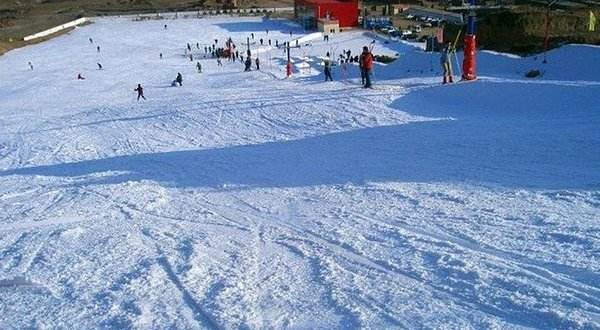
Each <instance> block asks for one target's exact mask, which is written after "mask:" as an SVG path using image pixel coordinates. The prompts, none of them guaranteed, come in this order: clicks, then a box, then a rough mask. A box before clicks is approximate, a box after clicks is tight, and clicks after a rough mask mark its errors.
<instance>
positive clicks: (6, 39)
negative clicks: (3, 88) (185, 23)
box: [0, 0, 293, 55]
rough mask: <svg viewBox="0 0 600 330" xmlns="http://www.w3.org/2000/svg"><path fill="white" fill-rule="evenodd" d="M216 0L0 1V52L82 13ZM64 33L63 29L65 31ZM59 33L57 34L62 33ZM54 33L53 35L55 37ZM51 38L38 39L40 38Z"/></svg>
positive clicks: (270, 1) (253, 3)
mask: <svg viewBox="0 0 600 330" xmlns="http://www.w3.org/2000/svg"><path fill="white" fill-rule="evenodd" d="M224 3H225V1H222V0H221V1H215V0H52V1H50V0H21V1H13V0H7V1H0V55H1V54H3V53H5V52H7V51H9V50H11V49H15V48H19V47H23V46H25V45H27V44H30V43H27V42H24V41H23V37H25V36H27V35H30V34H33V33H36V32H40V31H43V30H46V29H49V28H51V27H54V26H57V25H60V24H64V23H66V22H69V21H71V20H74V19H77V18H79V17H83V16H102V15H118V14H125V13H128V14H131V13H151V12H165V11H185V10H199V9H208V8H222V7H223V6H224ZM292 4H293V1H292V0H239V1H238V6H240V7H244V8H247V7H287V6H291V5H292ZM63 33H64V32H63ZM59 34H60V33H58V34H56V35H59ZM56 35H53V36H51V37H54V36H56ZM47 39H48V38H45V39H41V40H36V41H35V42H40V41H44V40H47Z"/></svg>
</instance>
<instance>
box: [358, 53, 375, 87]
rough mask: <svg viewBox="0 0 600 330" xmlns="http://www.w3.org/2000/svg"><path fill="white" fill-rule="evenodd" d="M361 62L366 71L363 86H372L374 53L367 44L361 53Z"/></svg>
mask: <svg viewBox="0 0 600 330" xmlns="http://www.w3.org/2000/svg"><path fill="white" fill-rule="evenodd" d="M360 64H361V65H362V67H363V70H364V72H365V84H364V85H363V87H364V88H372V85H371V75H372V74H373V54H372V53H371V50H369V47H367V46H364V47H363V52H362V54H361V55H360Z"/></svg>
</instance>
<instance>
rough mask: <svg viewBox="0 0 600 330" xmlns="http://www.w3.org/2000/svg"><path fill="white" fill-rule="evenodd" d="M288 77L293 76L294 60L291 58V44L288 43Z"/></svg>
mask: <svg viewBox="0 0 600 330" xmlns="http://www.w3.org/2000/svg"><path fill="white" fill-rule="evenodd" d="M286 68H287V70H286V72H287V76H288V77H290V76H291V75H292V60H291V58H290V42H289V41H288V42H287V67H286Z"/></svg>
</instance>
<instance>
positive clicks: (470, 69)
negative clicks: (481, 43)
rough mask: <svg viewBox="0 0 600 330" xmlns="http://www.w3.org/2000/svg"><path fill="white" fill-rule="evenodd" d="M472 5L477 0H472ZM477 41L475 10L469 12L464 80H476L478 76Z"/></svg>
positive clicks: (465, 42) (465, 40) (465, 41)
mask: <svg viewBox="0 0 600 330" xmlns="http://www.w3.org/2000/svg"><path fill="white" fill-rule="evenodd" d="M471 5H472V6H473V5H475V0H471ZM476 52H477V41H476V38H475V11H473V10H471V11H470V12H469V18H468V21H467V33H466V34H465V39H464V59H463V76H462V79H463V80H474V79H476V78H477V75H476V73H475V67H476V61H475V57H476Z"/></svg>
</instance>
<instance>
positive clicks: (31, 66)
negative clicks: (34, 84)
mask: <svg viewBox="0 0 600 330" xmlns="http://www.w3.org/2000/svg"><path fill="white" fill-rule="evenodd" d="M27 64H29V69H30V70H31V71H33V64H32V63H31V62H27Z"/></svg>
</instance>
